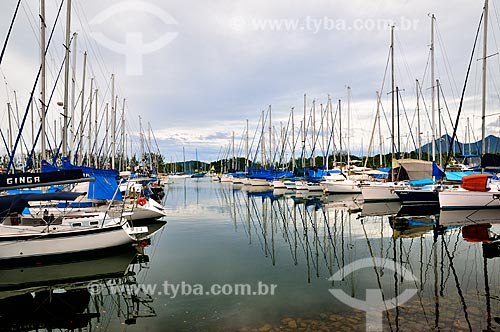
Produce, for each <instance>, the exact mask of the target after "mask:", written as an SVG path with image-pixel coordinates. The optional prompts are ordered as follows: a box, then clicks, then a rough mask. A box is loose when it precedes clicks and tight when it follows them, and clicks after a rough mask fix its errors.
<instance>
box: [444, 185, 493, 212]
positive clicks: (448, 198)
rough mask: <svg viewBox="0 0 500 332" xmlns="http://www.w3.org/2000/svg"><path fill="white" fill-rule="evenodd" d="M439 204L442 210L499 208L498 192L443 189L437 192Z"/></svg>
mask: <svg viewBox="0 0 500 332" xmlns="http://www.w3.org/2000/svg"><path fill="white" fill-rule="evenodd" d="M439 205H440V206H441V209H443V210H447V209H450V210H453V209H491V208H500V192H499V191H497V190H491V191H469V190H464V189H458V190H444V191H441V192H439Z"/></svg>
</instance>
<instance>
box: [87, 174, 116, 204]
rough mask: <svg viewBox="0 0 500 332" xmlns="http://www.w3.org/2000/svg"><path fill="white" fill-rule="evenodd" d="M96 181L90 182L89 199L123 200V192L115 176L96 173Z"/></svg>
mask: <svg viewBox="0 0 500 332" xmlns="http://www.w3.org/2000/svg"><path fill="white" fill-rule="evenodd" d="M94 178H95V181H94V182H89V192H88V193H87V197H88V198H89V199H113V197H114V200H116V201H122V200H123V198H122V194H121V192H120V190H118V184H117V183H116V180H115V179H114V178H110V177H105V176H99V175H94Z"/></svg>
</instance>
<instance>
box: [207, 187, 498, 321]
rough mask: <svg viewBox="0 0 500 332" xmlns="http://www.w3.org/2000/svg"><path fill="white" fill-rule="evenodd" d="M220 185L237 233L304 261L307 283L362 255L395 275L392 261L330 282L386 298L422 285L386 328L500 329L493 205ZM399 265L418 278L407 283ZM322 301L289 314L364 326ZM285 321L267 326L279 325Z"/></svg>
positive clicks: (355, 315)
mask: <svg viewBox="0 0 500 332" xmlns="http://www.w3.org/2000/svg"><path fill="white" fill-rule="evenodd" d="M216 191H217V195H218V197H219V198H220V204H221V208H226V209H227V212H228V213H229V215H230V218H231V221H232V223H233V224H234V229H235V231H236V232H243V233H244V234H245V237H246V238H247V242H248V244H252V243H258V246H259V248H260V251H261V254H262V257H263V258H264V259H266V260H269V262H270V264H272V266H279V265H280V264H287V262H292V264H293V265H295V266H297V265H300V266H303V269H302V271H303V273H305V282H306V283H308V284H314V283H315V280H316V281H321V280H324V279H325V278H328V277H329V276H330V275H332V274H333V273H335V272H336V271H339V270H342V269H343V267H345V266H346V265H348V264H350V263H352V262H354V261H356V260H358V259H361V258H366V257H372V258H374V257H382V258H385V259H388V260H391V261H392V262H394V269H395V270H396V272H394V271H393V270H390V269H388V267H377V268H373V270H371V271H370V270H367V269H364V270H361V271H354V272H353V273H351V274H349V275H345V276H344V278H343V280H342V281H340V282H332V283H331V284H330V285H329V287H333V288H341V289H343V290H344V291H345V292H346V293H348V294H349V295H350V296H352V297H357V298H363V297H364V295H365V294H364V293H365V290H366V289H368V288H371V289H373V288H375V289H380V290H381V291H382V293H383V295H384V297H385V298H386V299H391V298H393V297H395V296H396V295H397V294H400V293H401V292H402V291H404V290H405V289H410V288H416V289H418V293H417V296H415V297H414V298H413V299H412V300H411V301H409V302H407V303H401V304H400V305H398V306H397V307H396V309H394V310H390V311H388V312H386V313H385V314H384V324H385V326H387V330H391V331H413V330H417V329H418V330H423V331H431V330H432V331H436V330H439V331H461V330H466V331H476V330H477V331H483V330H485V331H492V330H493V329H494V328H498V327H499V325H498V323H496V322H495V320H494V319H493V318H494V317H497V316H499V315H500V306H499V302H498V295H497V294H498V293H497V291H498V288H499V285H500V282H499V277H500V273H499V272H500V269H499V264H498V259H497V258H498V257H499V256H500V240H499V239H500V238H499V236H498V234H500V228H499V225H498V224H499V223H500V219H499V218H498V216H497V213H495V211H488V210H480V211H439V209H438V210H437V211H436V210H435V209H429V207H424V208H421V209H419V208H418V207H414V208H412V209H408V208H401V206H400V205H399V203H394V202H390V203H369V204H363V203H362V202H360V201H359V200H358V198H357V197H355V196H354V197H353V196H331V195H330V196H323V195H317V194H315V195H307V194H302V193H301V194H297V193H292V192H286V191H284V192H282V191H279V192H276V191H275V192H273V191H255V190H252V191H248V190H246V188H234V187H231V186H221V187H218V188H217V189H216ZM284 248H286V250H283V249H284ZM284 252H288V255H289V258H287V257H284V255H283V253H284ZM402 268H405V269H408V270H409V271H411V272H412V273H413V274H414V275H415V276H417V277H418V281H415V282H413V283H409V282H408V281H406V280H405V279H404V275H403V274H402V273H401V271H402ZM320 283H321V282H320ZM318 287H319V288H320V287H325V285H319V286H318ZM325 288H328V287H325ZM492 294H493V295H492ZM330 302H331V303H336V300H335V299H333V298H331V299H330ZM331 303H330V304H331ZM492 303H493V304H492ZM336 304H337V303H336ZM325 307H327V306H326V305H324V306H322V307H321V306H318V308H316V310H317V312H316V315H314V314H311V313H310V311H309V308H303V312H304V314H303V315H296V316H294V317H292V319H293V320H295V321H297V320H301V321H307V322H308V323H307V324H309V325H307V324H306V325H307V326H308V327H311V326H316V327H317V326H319V325H321V324H324V326H326V327H330V328H340V327H342V326H343V327H345V328H347V329H353V330H360V331H362V330H364V327H365V325H364V324H365V322H364V321H363V318H364V313H362V312H359V311H357V310H354V309H352V308H347V307H345V306H342V304H340V303H338V305H337V306H336V308H335V309H334V310H331V311H329V312H324V311H322V309H324V308H325ZM339 312H342V313H343V314H344V315H345V314H346V313H348V315H352V317H351V318H352V319H351V320H345V319H344V320H343V322H339V321H340V320H341V317H340V316H335V315H337V314H338V313H339ZM320 313H321V315H320ZM325 317H328V319H326V321H325ZM287 319H288V318H287ZM497 321H498V318H497ZM321 322H322V323H321ZM285 323H286V321H281V322H278V323H277V324H271V325H272V327H273V328H278V329H279V328H280V326H281V327H282V328H283V327H286V324H285ZM343 323H345V325H342V324H343ZM311 324H313V325H311ZM314 324H316V325H314ZM318 324H319V325H318ZM325 324H326V325H325ZM292 325H293V324H292ZM258 327H259V326H256V327H255V328H258Z"/></svg>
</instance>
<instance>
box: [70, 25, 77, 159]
mask: <svg viewBox="0 0 500 332" xmlns="http://www.w3.org/2000/svg"><path fill="white" fill-rule="evenodd" d="M77 36H78V34H77V33H76V32H75V33H73V41H72V42H71V43H72V44H73V61H72V66H71V120H70V128H71V129H70V133H71V140H70V144H71V145H70V149H71V147H72V146H73V144H75V137H76V133H75V109H76V98H75V93H76V37H77Z"/></svg>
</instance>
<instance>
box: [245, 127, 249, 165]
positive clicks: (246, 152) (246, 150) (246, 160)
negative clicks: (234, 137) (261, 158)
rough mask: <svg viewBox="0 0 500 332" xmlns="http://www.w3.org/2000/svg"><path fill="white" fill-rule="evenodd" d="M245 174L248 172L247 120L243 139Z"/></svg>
mask: <svg viewBox="0 0 500 332" xmlns="http://www.w3.org/2000/svg"><path fill="white" fill-rule="evenodd" d="M245 138H246V139H245V173H246V172H248V119H247V130H246V137H245Z"/></svg>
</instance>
